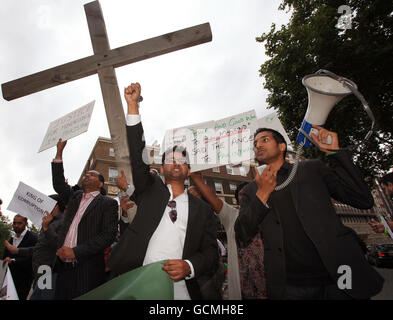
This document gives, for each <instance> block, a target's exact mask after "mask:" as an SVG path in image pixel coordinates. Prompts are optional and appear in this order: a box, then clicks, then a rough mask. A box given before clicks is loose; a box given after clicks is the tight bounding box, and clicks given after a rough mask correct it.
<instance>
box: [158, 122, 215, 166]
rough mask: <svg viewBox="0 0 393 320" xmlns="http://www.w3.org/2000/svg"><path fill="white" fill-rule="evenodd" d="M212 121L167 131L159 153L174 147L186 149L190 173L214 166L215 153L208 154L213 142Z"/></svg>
mask: <svg viewBox="0 0 393 320" xmlns="http://www.w3.org/2000/svg"><path fill="white" fill-rule="evenodd" d="M215 137H216V134H215V130H214V121H207V122H202V123H197V124H193V125H190V126H186V127H181V128H176V129H170V130H167V131H166V133H165V136H164V141H163V143H162V146H161V153H163V152H165V151H166V150H168V149H169V148H172V147H174V146H182V147H184V148H186V149H187V152H188V155H189V158H190V167H191V172H194V171H199V170H204V169H209V168H213V167H215V166H216V157H215V156H216V153H211V152H210V153H209V151H210V150H212V147H211V146H212V145H213V144H214V142H215Z"/></svg>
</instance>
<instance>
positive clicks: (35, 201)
mask: <svg viewBox="0 0 393 320" xmlns="http://www.w3.org/2000/svg"><path fill="white" fill-rule="evenodd" d="M55 205H56V201H55V200H53V199H52V198H49V197H48V196H46V195H45V194H43V193H41V192H39V191H37V190H35V189H34V188H32V187H30V186H28V185H26V184H24V183H23V182H19V185H18V188H17V189H16V191H15V193H14V196H13V197H12V200H11V202H10V204H9V206H8V208H7V210H10V211H12V212H15V213H18V214H20V215H21V216H24V217H26V218H28V219H30V220H31V221H32V222H33V224H34V225H35V226H36V227H37V228H38V229H40V228H41V223H42V218H43V217H44V216H45V211H48V212H51V211H52V210H53V208H54V207H55Z"/></svg>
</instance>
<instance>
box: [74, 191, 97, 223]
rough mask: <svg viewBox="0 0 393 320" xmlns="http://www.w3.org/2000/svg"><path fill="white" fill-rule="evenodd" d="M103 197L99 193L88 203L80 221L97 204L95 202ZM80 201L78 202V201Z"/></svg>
mask: <svg viewBox="0 0 393 320" xmlns="http://www.w3.org/2000/svg"><path fill="white" fill-rule="evenodd" d="M102 198H103V196H102V194H101V193H99V194H98V195H97V196H96V197H95V198H94V199H93V200H92V201H91V202H90V203H89V205H88V207H87V208H86V210H85V213H84V214H83V217H82V219H81V221H82V220H83V219H85V218H86V217H87V216H88V215H89V214H90V213H91V212H93V211H94V208H95V207H96V206H97V204H98V203H99V202H100V201H101V199H102ZM79 203H80V202H79Z"/></svg>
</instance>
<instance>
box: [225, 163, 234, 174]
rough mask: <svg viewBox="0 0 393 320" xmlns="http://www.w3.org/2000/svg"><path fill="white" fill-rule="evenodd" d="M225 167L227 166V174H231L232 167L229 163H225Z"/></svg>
mask: <svg viewBox="0 0 393 320" xmlns="http://www.w3.org/2000/svg"><path fill="white" fill-rule="evenodd" d="M226 168H227V173H228V174H233V169H232V167H231V166H230V165H229V164H227V165H226Z"/></svg>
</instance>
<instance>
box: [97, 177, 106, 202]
mask: <svg viewBox="0 0 393 320" xmlns="http://www.w3.org/2000/svg"><path fill="white" fill-rule="evenodd" d="M97 172H98V171H97ZM98 180H100V181H101V182H102V187H101V188H100V193H101V194H102V195H103V196H106V190H105V188H104V185H105V178H104V176H103V175H102V174H101V173H100V172H98Z"/></svg>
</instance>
